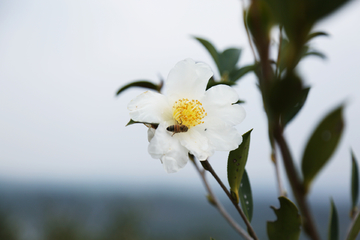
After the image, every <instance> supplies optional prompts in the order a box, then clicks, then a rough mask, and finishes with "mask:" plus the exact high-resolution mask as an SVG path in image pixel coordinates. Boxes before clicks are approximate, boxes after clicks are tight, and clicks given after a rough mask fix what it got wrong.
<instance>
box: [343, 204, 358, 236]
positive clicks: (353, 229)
mask: <svg viewBox="0 0 360 240" xmlns="http://www.w3.org/2000/svg"><path fill="white" fill-rule="evenodd" d="M359 232H360V212H359V211H358V212H357V214H356V216H355V218H354V221H353V222H352V224H351V226H350V230H349V233H348V236H347V238H346V240H355V238H356V236H357V235H358V234H359Z"/></svg>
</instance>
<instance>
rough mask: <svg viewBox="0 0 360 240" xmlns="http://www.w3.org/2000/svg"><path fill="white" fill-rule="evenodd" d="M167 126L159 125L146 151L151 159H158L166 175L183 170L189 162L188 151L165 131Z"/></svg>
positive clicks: (164, 124)
mask: <svg viewBox="0 0 360 240" xmlns="http://www.w3.org/2000/svg"><path fill="white" fill-rule="evenodd" d="M166 127H167V124H166V123H160V124H159V126H158V127H157V129H156V131H155V135H154V137H153V138H152V139H151V141H150V144H149V147H148V151H149V154H150V155H151V156H152V157H153V158H157V159H160V160H161V162H162V164H163V166H164V169H165V171H166V172H168V173H174V172H177V171H179V170H180V169H181V168H183V167H184V166H185V165H186V163H187V162H188V160H189V157H188V152H189V151H188V150H187V149H186V148H185V147H183V146H182V145H181V144H180V142H179V140H178V139H177V138H175V137H172V134H170V133H169V132H168V131H167V130H166Z"/></svg>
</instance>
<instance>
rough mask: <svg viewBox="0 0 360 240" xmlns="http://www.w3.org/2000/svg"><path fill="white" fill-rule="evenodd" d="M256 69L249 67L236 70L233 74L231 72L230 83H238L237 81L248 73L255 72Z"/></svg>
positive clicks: (253, 66) (252, 66)
mask: <svg viewBox="0 0 360 240" xmlns="http://www.w3.org/2000/svg"><path fill="white" fill-rule="evenodd" d="M255 69H256V66H255V65H248V66H244V67H242V68H239V69H235V70H233V71H232V72H230V74H229V81H231V82H236V81H237V80H239V79H240V78H242V77H243V76H245V75H246V74H247V73H250V72H252V71H255Z"/></svg>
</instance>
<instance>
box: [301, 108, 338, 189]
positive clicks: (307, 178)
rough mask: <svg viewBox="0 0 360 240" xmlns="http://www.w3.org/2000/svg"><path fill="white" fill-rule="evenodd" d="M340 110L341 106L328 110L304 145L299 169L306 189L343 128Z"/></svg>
mask: <svg viewBox="0 0 360 240" xmlns="http://www.w3.org/2000/svg"><path fill="white" fill-rule="evenodd" d="M342 112H343V106H340V107H338V108H336V109H335V110H333V111H332V112H330V113H329V114H328V115H327V116H326V117H325V118H324V119H323V120H322V121H321V122H320V124H319V125H318V126H317V128H316V129H315V131H314V132H313V134H312V136H311V137H310V140H309V141H308V143H307V145H306V147H305V151H304V155H303V158H302V165H301V169H302V173H303V176H304V187H305V190H306V191H308V189H309V186H310V184H311V182H312V180H313V179H314V178H315V176H316V175H317V174H318V173H319V171H320V170H321V168H322V167H324V165H325V164H326V163H327V162H328V160H329V159H330V157H331V155H332V154H333V152H334V151H335V149H336V147H337V145H338V143H339V140H340V137H341V135H342V132H343V129H344V121H343V117H342Z"/></svg>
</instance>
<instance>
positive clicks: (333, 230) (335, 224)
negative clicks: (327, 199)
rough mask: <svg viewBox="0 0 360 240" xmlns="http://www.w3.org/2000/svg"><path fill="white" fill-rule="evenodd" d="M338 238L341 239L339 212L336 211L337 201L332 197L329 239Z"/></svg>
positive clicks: (335, 239)
mask: <svg viewBox="0 0 360 240" xmlns="http://www.w3.org/2000/svg"><path fill="white" fill-rule="evenodd" d="M338 239H339V220H338V214H337V211H336V207H335V203H334V201H333V200H332V199H331V208H330V219H329V230H328V240H338Z"/></svg>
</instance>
